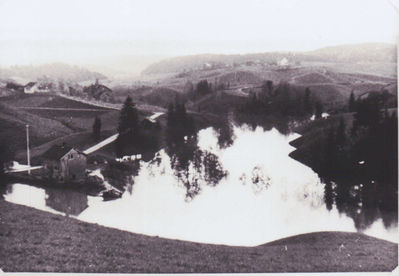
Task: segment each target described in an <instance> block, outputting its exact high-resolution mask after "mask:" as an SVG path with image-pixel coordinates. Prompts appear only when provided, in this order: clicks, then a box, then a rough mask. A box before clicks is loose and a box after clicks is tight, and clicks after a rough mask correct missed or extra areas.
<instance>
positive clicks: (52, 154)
mask: <svg viewBox="0 0 399 276" xmlns="http://www.w3.org/2000/svg"><path fill="white" fill-rule="evenodd" d="M71 149H72V147H70V146H68V145H65V144H64V145H53V146H52V147H51V148H49V149H48V150H47V151H46V152H45V153H44V154H43V157H44V158H45V159H51V160H60V159H61V157H63V156H64V155H65V154H66V153H68V151H70V150H71Z"/></svg>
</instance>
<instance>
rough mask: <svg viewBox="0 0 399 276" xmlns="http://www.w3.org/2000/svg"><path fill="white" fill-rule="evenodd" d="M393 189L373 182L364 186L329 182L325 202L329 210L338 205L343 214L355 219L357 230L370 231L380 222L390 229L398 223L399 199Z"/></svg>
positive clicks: (365, 182)
mask: <svg viewBox="0 0 399 276" xmlns="http://www.w3.org/2000/svg"><path fill="white" fill-rule="evenodd" d="M390 186H392V187H391V189H388V188H387V187H390ZM393 186H394V185H389V184H387V183H381V182H377V181H372V180H368V181H363V183H362V184H353V183H351V182H342V181H341V182H337V183H334V182H331V181H326V185H325V196H324V200H325V203H326V207H327V209H328V210H331V209H332V206H333V205H334V204H335V206H336V208H337V210H338V212H339V213H342V214H346V215H348V216H349V217H351V218H352V219H353V221H354V223H355V227H356V229H357V230H365V229H367V228H368V227H370V226H371V225H372V224H373V223H374V222H375V221H376V220H378V219H382V221H383V223H384V226H385V227H390V226H393V225H395V224H397V221H398V212H397V206H398V205H397V204H398V198H397V193H396V189H395V187H393Z"/></svg>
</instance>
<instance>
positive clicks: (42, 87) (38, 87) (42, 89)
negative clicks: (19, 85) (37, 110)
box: [24, 82, 50, 94]
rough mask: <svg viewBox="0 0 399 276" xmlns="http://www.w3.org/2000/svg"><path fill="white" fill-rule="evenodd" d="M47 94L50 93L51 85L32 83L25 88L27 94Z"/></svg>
mask: <svg viewBox="0 0 399 276" xmlns="http://www.w3.org/2000/svg"><path fill="white" fill-rule="evenodd" d="M47 92H50V87H49V85H46V84H40V83H38V82H30V83H28V84H27V85H25V87H24V93H25V94H33V93H47Z"/></svg>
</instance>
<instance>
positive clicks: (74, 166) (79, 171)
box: [42, 144, 87, 182]
mask: <svg viewBox="0 0 399 276" xmlns="http://www.w3.org/2000/svg"><path fill="white" fill-rule="evenodd" d="M42 160H43V161H42V162H43V165H44V170H45V171H46V172H47V173H46V174H47V176H48V177H49V178H50V179H54V180H56V181H60V182H68V181H71V182H75V181H76V182H78V181H81V180H84V179H85V177H86V163H87V158H86V155H85V154H84V153H83V152H80V151H78V150H76V149H74V148H72V147H70V146H67V145H66V144H63V145H54V146H52V147H51V148H50V149H49V150H48V151H46V152H45V153H44V154H43V156H42Z"/></svg>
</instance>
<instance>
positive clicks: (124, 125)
mask: <svg viewBox="0 0 399 276" xmlns="http://www.w3.org/2000/svg"><path fill="white" fill-rule="evenodd" d="M135 106H136V105H135V103H133V101H132V98H130V96H128V97H127V98H126V100H125V103H124V105H123V107H122V110H121V113H120V117H119V126H118V132H119V134H125V133H130V134H133V133H134V132H135V134H137V132H138V131H139V116H138V112H137V109H136V107H135Z"/></svg>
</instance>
